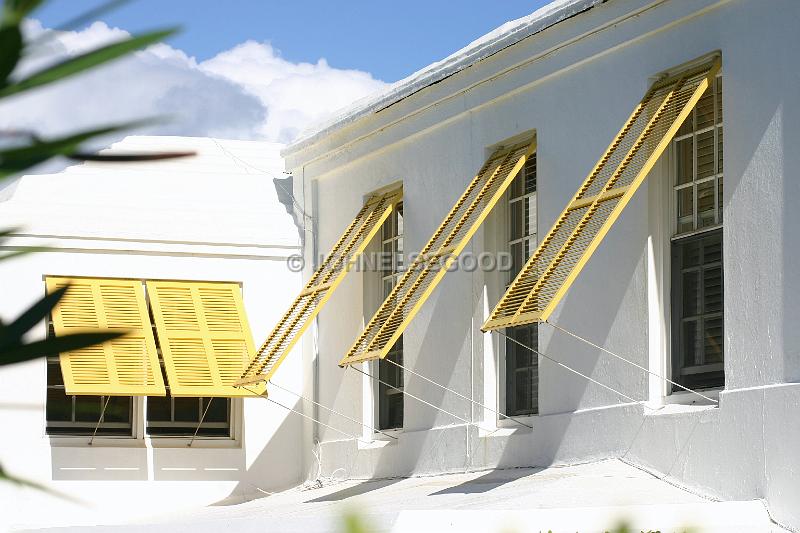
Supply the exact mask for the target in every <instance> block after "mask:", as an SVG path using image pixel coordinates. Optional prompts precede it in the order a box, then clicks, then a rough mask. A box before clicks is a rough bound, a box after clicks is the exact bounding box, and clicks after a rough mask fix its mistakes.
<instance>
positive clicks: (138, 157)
mask: <svg viewBox="0 0 800 533" xmlns="http://www.w3.org/2000/svg"><path fill="white" fill-rule="evenodd" d="M194 155H197V152H157V153H149V154H146V153H142V154H85V153H74V154H70V155H69V156H68V157H69V158H70V159H75V160H77V161H101V162H106V163H123V162H134V163H136V162H142V161H162V160H164V159H179V158H181V157H191V156H194Z"/></svg>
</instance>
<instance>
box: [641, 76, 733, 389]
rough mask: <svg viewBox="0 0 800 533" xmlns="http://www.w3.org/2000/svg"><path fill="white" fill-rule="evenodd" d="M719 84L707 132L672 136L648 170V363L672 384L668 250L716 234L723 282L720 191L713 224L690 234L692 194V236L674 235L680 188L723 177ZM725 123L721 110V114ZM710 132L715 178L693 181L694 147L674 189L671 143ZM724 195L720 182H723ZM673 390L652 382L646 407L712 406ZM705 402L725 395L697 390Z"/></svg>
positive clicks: (671, 282)
mask: <svg viewBox="0 0 800 533" xmlns="http://www.w3.org/2000/svg"><path fill="white" fill-rule="evenodd" d="M723 78H724V72H723V69H720V71H719V72H718V73H717V76H716V77H715V83H714V85H712V88H711V90H713V91H714V92H715V105H714V123H713V125H712V126H709V127H706V128H703V129H702V130H699V131H694V122H693V131H692V133H689V134H682V135H681V134H676V135H675V136H674V137H673V139H672V140H671V142H670V144H669V147H668V148H667V150H666V151H665V154H664V157H662V159H661V161H660V162H659V164H658V165H657V166H656V167H655V168H654V169H653V171H654V172H657V173H658V174H659V175H657V176H654V178H655V179H653V180H651V183H653V184H654V185H652V186H651V192H650V193H648V194H649V202H650V206H651V209H650V228H651V230H650V239H651V242H650V243H649V245H648V246H649V248H650V250H649V252H648V263H650V264H649V266H648V270H649V272H648V276H650V275H652V276H653V277H654V283H653V284H652V285H651V286H650V287H649V288H648V294H649V296H648V300H649V303H648V307H649V310H650V312H649V314H650V315H651V316H650V317H649V318H648V322H649V323H648V330H649V332H650V340H649V345H650V354H651V355H650V360H649V366H650V368H651V369H653V371H655V372H657V373H658V374H660V375H662V376H665V377H666V378H668V379H670V380H673V381H679V380H677V379H675V377H677V376H676V375H675V365H674V364H673V361H674V360H675V350H676V349H678V348H679V346H676V338H677V332H676V330H675V324H676V323H677V321H678V320H679V318H678V315H676V313H675V312H674V310H673V289H674V288H675V283H674V272H673V261H672V254H673V245H674V243H675V242H677V241H681V240H684V239H693V238H697V237H698V236H701V235H705V234H707V233H711V232H714V231H721V232H722V235H723V239H722V241H723V244H722V246H723V255H722V277H723V284H724V278H725V256H724V254H725V246H724V216H723V213H724V202H723V200H724V198H720V197H719V194H720V187H719V185H717V187H715V191H714V198H715V222H716V223H715V224H713V225H710V226H707V227H703V228H699V229H695V227H696V225H695V221H696V220H697V209H696V206H697V194H696V193H695V194H693V200H692V205H693V213H692V216H693V229H692V231H685V232H683V233H680V234H678V201H677V200H678V195H677V189H680V188H683V187H694V188H696V184H697V183H698V182H700V183H704V182H706V181H711V180H718V179H723V178H722V176H724V167H725V165H724V120H722V121H718V120H717V116H718V107H717V105H716V98H718V97H719V98H722V100H723V102H724V95H723V92H724V81H723V82H722V91H721V92H717V83H718V80H722V79H723ZM721 114H722V115H723V119H724V115H725V112H724V108H723V110H722V113H721ZM691 119H692V120H693V121H694V120H695V111H694V110H693V111H692V115H691ZM712 128H713V130H714V132H715V133H714V156H715V160H714V166H715V172H714V173H713V174H712V175H711V176H705V177H703V178H701V179H700V180H695V179H694V176H696V166H697V158H696V156H695V155H696V151H697V143H696V142H694V146H693V162H692V164H693V176H692V177H693V179H692V181H691V182H687V183H685V184H681V185H678V186H676V182H677V165H678V153H677V149H676V143H677V142H678V141H679V140H682V139H685V138H688V137H689V136H692V135H693V136H695V137H696V136H697V135H700V134H702V133H703V132H705V131H709V130H711V129H712ZM718 130H719V131H722V137H723V143H720V142H719V136H718V133H717V131H718ZM721 145H722V149H723V159H722V169H721V170H720V169H719V168H718V164H719V158H718V149H719V147H720V146H721ZM723 191H724V179H723ZM722 316H723V331H724V285H723V311H722ZM724 343H725V338H724V334H723V372H724V353H725V352H726V351H727V350H726V349H725V346H724ZM674 388H675V387H674V386H673V385H671V384H670V383H667V382H666V381H664V380H662V379H659V378H657V377H653V376H651V378H650V387H649V390H650V392H649V394H648V396H649V399H650V401H651V402H655V403H661V404H683V405H716V404H712V403H711V402H707V401H704V400H702V399H701V398H699V397H698V396H697V395H695V394H692V393H690V392H687V391H684V390H680V389H678V390H673V389H674ZM701 390H702V391H703V394H704V395H705V396H708V397H709V398H711V399H713V400H718V399H719V393H720V392H721V391H723V390H725V386H724V385H722V386H717V387H712V388H706V389H701Z"/></svg>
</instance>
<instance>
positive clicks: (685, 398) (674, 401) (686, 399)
mask: <svg viewBox="0 0 800 533" xmlns="http://www.w3.org/2000/svg"><path fill="white" fill-rule="evenodd" d="M723 390H725V389H724V388H723V387H716V388H713V389H700V390H698V391H697V392H699V393H700V394H702V395H703V396H708V397H709V398H711V399H712V400H716V401H717V402H719V393H720V392H721V391H723ZM662 401H663V403H664V405H689V406H697V407H704V406H711V407H716V406H717V405H719V404H718V403H713V402H709V401H708V400H704V399H703V398H701V397H699V396H698V395H696V394H692V393H691V392H687V391H681V392H673V393H672V394H670V395H668V396H664V398H663V399H662Z"/></svg>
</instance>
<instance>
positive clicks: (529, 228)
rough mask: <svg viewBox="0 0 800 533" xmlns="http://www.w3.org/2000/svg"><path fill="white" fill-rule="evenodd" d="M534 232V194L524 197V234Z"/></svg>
mask: <svg viewBox="0 0 800 533" xmlns="http://www.w3.org/2000/svg"><path fill="white" fill-rule="evenodd" d="M532 233H536V195H533V196H528V198H526V199H525V235H526V236H527V235H531V234H532Z"/></svg>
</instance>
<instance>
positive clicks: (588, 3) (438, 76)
mask: <svg viewBox="0 0 800 533" xmlns="http://www.w3.org/2000/svg"><path fill="white" fill-rule="evenodd" d="M606 1H607V0H554V1H552V2H550V3H549V4H547V5H546V6H544V7H541V8H540V9H537V10H536V11H534V12H533V13H531V14H530V15H527V16H525V17H522V18H518V19H516V20H512V21H510V22H506V23H505V24H503V25H502V26H500V27H498V28H496V29H494V30H492V31H490V32H489V33H487V34H486V35H484V36H482V37H480V38H478V39H476V40H475V41H472V42H471V43H469V44H468V45H467V46H465V47H464V48H462V49H461V50H459V51H457V52H455V53H454V54H451V55H449V56H447V57H446V58H444V59H442V60H441V61H437V62H436V63H432V64H430V65H428V66H427V67H425V68H423V69H422V70H419V71H417V72H415V73H414V74H412V75H411V76H408V77H407V78H404V79H402V80H400V81H398V82H395V83H393V84H392V85H390V86H389V87H388V88H387V89H386V90H385V91H382V92H380V93H377V94H375V95H371V96H367V97H365V98H362V99H360V100H358V101H356V102H355V103H353V104H352V105H351V106H349V107H346V108H344V109H343V110H342V111H341V112H339V113H337V114H335V115H334V116H333V117H331V118H329V119H328V120H326V121H323V122H320V123H317V124H315V125H313V126H312V127H311V128H309V129H308V130H306V131H305V132H303V133H302V134H301V135H300V136H299V137H298V138H297V139H295V140H294V141H293V142H292V143H290V144H289V145H288V146H287V147H286V149H285V150H284V152H283V153H284V154H291V153H293V152H295V151H297V150H300V149H302V148H304V147H306V146H308V145H311V144H313V143H314V142H316V141H317V140H318V139H319V138H320V137H322V136H324V135H327V134H329V133H331V132H333V131H335V130H338V129H340V128H342V127H343V126H345V125H347V124H350V123H352V122H355V121H356V120H358V119H359V118H361V117H363V116H365V115H369V114H372V113H377V112H378V111H380V110H382V109H385V108H386V107H388V106H390V105H392V104H394V103H395V102H398V101H400V100H402V99H403V98H406V97H408V96H410V95H412V94H414V93H415V92H417V91H420V90H422V89H424V88H425V87H428V86H429V85H432V84H434V83H436V82H438V81H441V80H443V79H445V78H447V77H448V76H452V75H453V74H455V73H457V72H459V71H461V70H464V69H465V68H467V67H469V66H471V65H474V64H475V63H477V62H479V61H481V60H483V59H486V58H487V57H489V56H491V55H493V54H496V53H497V52H499V51H501V50H503V49H504V48H508V47H509V46H511V45H513V44H515V43H517V42H519V41H521V40H522V39H525V38H526V37H530V36H531V35H535V34H537V33H539V32H541V31H543V30H545V29H547V28H549V27H550V26H553V25H555V24H558V23H559V22H561V21H563V20H566V19H568V18H570V17H573V16H575V15H577V14H579V13H582V12H584V11H587V10H589V9H591V8H592V7H594V6H596V5H597V4H601V3H603V2H606Z"/></svg>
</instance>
